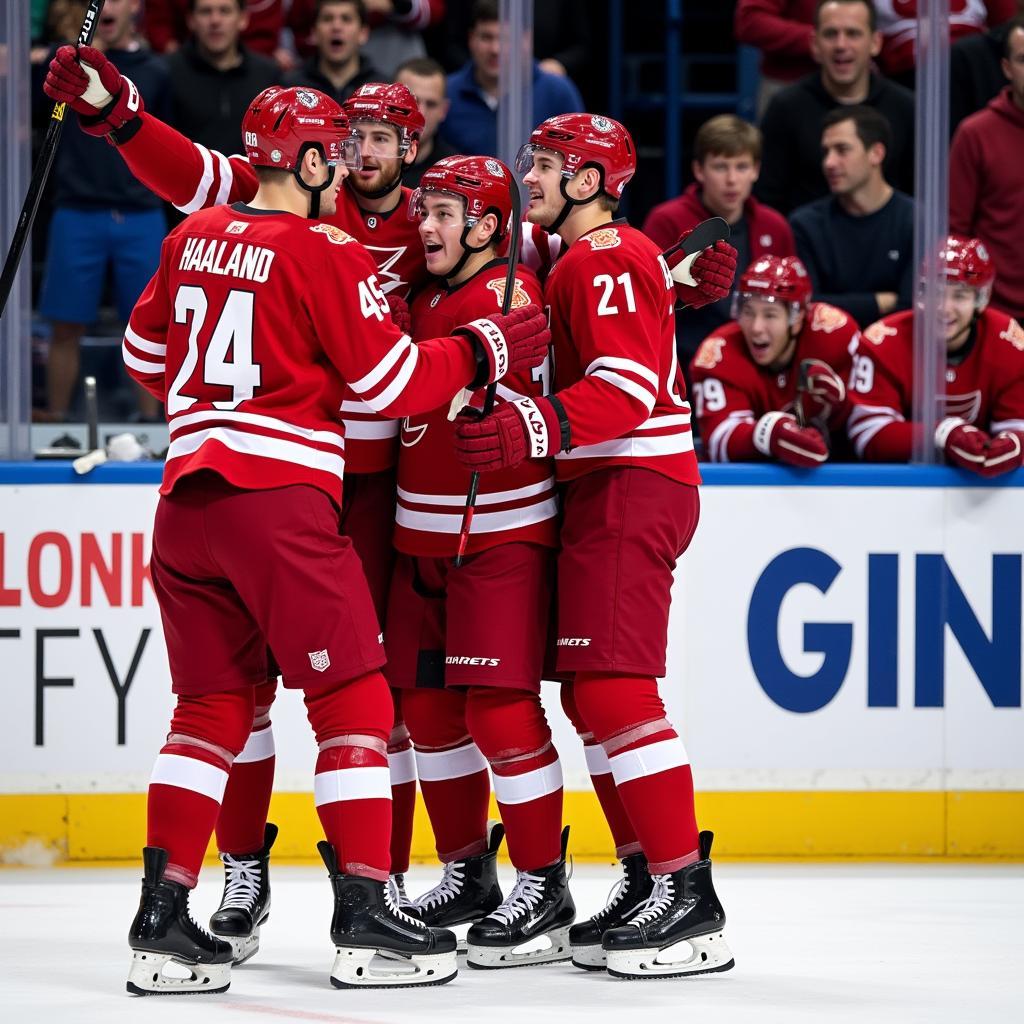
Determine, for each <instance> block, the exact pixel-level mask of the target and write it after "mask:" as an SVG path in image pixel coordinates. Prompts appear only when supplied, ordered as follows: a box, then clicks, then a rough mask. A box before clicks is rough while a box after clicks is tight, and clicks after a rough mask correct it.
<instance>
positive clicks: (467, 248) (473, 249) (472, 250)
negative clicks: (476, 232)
mask: <svg viewBox="0 0 1024 1024" xmlns="http://www.w3.org/2000/svg"><path fill="white" fill-rule="evenodd" d="M474 227H475V225H473V224H467V225H466V226H465V227H464V228H463V229H462V236H461V237H460V238H459V244H460V245H461V246H462V255H461V256H460V257H459V260H458V262H457V263H456V264H455V266H454V267H452V269H451V270H449V271H448V273H447V274H445V275H444V279H445V280H446V281H450V280H451V279H452V278H453V277H457V276H458V275H459V274H460V273H461V272H462V268H463V267H464V266H465V265H466V263H467V261H468V260H469V257H470V256H475V255H476V254H477V253H478V252H483V251H484V249H486V248H487V246H489V245H490V244H491V242H493V241H494V239H493V238H492V239H491V240H490V241H488V242H485V243H484V244H483V245H478V246H472V245H470V244H469V242H468V239H469V233H470V231H472V230H473V228H474Z"/></svg>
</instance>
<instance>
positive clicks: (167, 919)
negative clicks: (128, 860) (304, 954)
mask: <svg viewBox="0 0 1024 1024" xmlns="http://www.w3.org/2000/svg"><path fill="white" fill-rule="evenodd" d="M142 864H143V869H144V877H143V879H142V898H141V899H140V900H139V911H138V913H137V914H136V915H135V920H134V921H132V927H131V930H130V931H129V932H128V945H129V946H131V948H132V967H131V970H130V971H129V972H128V986H127V987H128V991H129V992H131V993H133V994H134V995H137V996H146V995H152V994H155V995H191V994H192V993H195V992H227V990H228V986H229V985H230V984H231V947H230V946H229V945H228V944H227V943H226V942H221V941H220V939H216V938H214V937H213V936H212V935H210V934H209V932H206V931H204V930H203V929H202V928H200V927H199V925H197V924H196V923H195V921H193V920H192V915H191V914H190V913H189V910H188V889H187V888H186V887H185V886H184V885H181V884H180V883H178V882H169V881H165V880H164V870H165V869H166V867H167V851H166V850H161V849H160V848H159V847H156V846H147V847H146V848H145V849H144V850H143V851H142ZM171 963H173V964H176V965H177V966H178V968H184V969H185V970H186V971H187V972H188V977H181V971H180V969H179V970H178V971H176V972H173V973H171V974H166V973H164V968H165V967H166V966H167V965H168V964H171Z"/></svg>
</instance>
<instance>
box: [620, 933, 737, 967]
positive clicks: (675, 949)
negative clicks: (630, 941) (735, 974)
mask: <svg viewBox="0 0 1024 1024" xmlns="http://www.w3.org/2000/svg"><path fill="white" fill-rule="evenodd" d="M607 952H608V973H609V974H610V975H611V976H612V977H613V978H684V977H689V976H691V975H697V974H718V973H720V972H722V971H729V970H732V968H733V967H735V966H736V961H735V960H734V959H733V956H732V953H731V952H730V950H729V947H728V945H726V942H725V939H724V938H723V937H722V932H712V933H711V934H710V935H696V936H693V937H692V938H689V939H683V940H681V941H680V942H676V943H673V944H672V945H671V946H666V947H665V948H664V949H658V948H656V947H654V948H651V949H618V950H615V949H610V950H608V951H607Z"/></svg>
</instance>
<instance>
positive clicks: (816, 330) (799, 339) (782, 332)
mask: <svg viewBox="0 0 1024 1024" xmlns="http://www.w3.org/2000/svg"><path fill="white" fill-rule="evenodd" d="M810 297H811V282H810V278H808V276H807V271H806V270H805V269H804V266H803V264H802V263H801V262H800V260H799V259H798V258H797V257H796V256H784V257H779V256H762V257H761V258H760V259H757V260H755V261H754V262H753V263H751V264H750V266H749V267H747V269H746V270H745V271H744V272H743V274H742V275H741V276H740V280H739V284H738V287H737V290H736V294H735V296H734V299H733V317H734V319H733V320H732V321H731V322H730V323H727V324H724V325H723V326H722V327H720V328H719V329H718V330H716V331H715V332H714V334H711V335H710V336H708V337H707V338H705V339H704V341H703V342H702V343H701V345H700V348H698V349H697V352H696V355H695V356H694V357H693V360H692V361H691V363H690V377H691V380H692V381H693V398H694V403H695V404H696V407H697V421H698V423H699V424H700V433H701V437H703V438H704V450H705V452H706V454H707V457H708V459H709V460H710V461H711V462H747V461H751V460H756V459H778V460H779V461H780V462H786V463H789V464H790V465H792V466H802V467H805V468H812V467H814V466H820V465H821V464H822V463H823V462H825V460H826V459H827V458H828V457H829V442H830V438H831V437H832V436H833V434H835V433H836V432H838V437H839V439H840V441H845V433H843V432H842V427H843V426H844V424H845V422H846V416H847V413H848V411H849V403H848V401H847V396H846V387H845V385H844V383H843V382H844V381H845V379H846V378H847V376H848V375H849V370H850V353H851V351H852V349H853V347H854V346H855V345H856V344H857V333H858V332H857V325H856V323H854V321H853V318H852V317H851V316H850V315H849V314H848V313H844V312H843V311H842V310H841V309H836V307H835V306H830V305H828V303H825V302H811V301H810Z"/></svg>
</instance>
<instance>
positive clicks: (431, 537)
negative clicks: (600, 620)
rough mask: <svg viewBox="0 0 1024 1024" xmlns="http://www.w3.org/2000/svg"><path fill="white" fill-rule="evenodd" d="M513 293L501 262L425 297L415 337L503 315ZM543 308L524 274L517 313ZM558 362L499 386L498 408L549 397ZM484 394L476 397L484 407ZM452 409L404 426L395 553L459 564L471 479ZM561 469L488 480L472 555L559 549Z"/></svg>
mask: <svg viewBox="0 0 1024 1024" xmlns="http://www.w3.org/2000/svg"><path fill="white" fill-rule="evenodd" d="M504 294H505V261H504V260H495V261H494V262H493V263H490V264H488V265H487V266H486V267H484V268H483V269H482V270H481V271H480V272H479V273H478V274H476V276H474V277H473V278H471V279H470V280H469V281H466V282H464V283H463V284H461V285H456V286H455V287H454V288H448V287H446V286H445V285H443V284H438V285H437V286H435V287H434V288H428V289H427V290H426V291H424V292H421V293H420V295H419V296H418V297H417V298H416V300H415V302H414V303H413V307H412V322H413V336H414V337H416V338H427V337H436V336H438V334H439V333H440V334H441V335H445V334H448V333H449V332H450V331H451V329H452V328H453V327H456V326H458V325H459V324H464V323H467V322H469V321H471V320H475V319H477V318H478V317H482V316H484V317H485V316H492V315H493V314H495V313H497V312H500V310H501V303H502V298H503V296H504ZM530 302H536V303H537V304H538V305H540V304H542V302H543V300H542V299H541V289H540V284H539V283H538V281H537V279H536V277H534V275H533V274H532V273H531V272H530V271H529V270H527V269H525V268H523V267H521V268H520V269H519V271H518V272H517V274H516V289H515V292H514V293H513V296H512V308H513V309H517V308H519V307H520V306H525V305H527V304H528V303H530ZM550 371H551V367H550V363H549V362H548V361H545V362H544V363H542V364H541V365H540V366H538V367H535V368H534V369H533V370H532V371H531V372H530V373H526V374H516V375H512V376H510V377H508V378H506V379H505V380H502V381H501V382H499V384H498V398H497V401H498V402H502V401H515V400H516V399H519V398H533V397H536V396H537V395H542V394H545V393H546V391H547V390H548V387H549V385H550V383H551V378H550ZM483 395H484V391H483V389H481V390H480V391H478V392H477V393H476V396H475V401H474V404H476V405H478V406H479V405H480V404H481V403H482V401H483ZM448 408H449V403H447V402H446V403H445V404H444V406H443V407H442V408H439V409H435V410H434V411H433V412H429V413H426V414H424V415H420V416H408V417H406V419H405V420H403V421H402V433H401V448H400V450H399V454H398V511H397V515H396V523H397V526H396V530H395V547H396V548H398V550H399V551H402V552H404V553H405V554H408V555H426V556H432V557H454V556H455V554H456V553H457V550H458V546H459V529H460V527H461V525H462V513H463V510H464V509H465V507H466V492H467V490H468V489H469V476H470V475H469V472H468V471H467V470H466V469H465V468H464V467H463V465H462V464H461V463H460V462H459V460H458V459H457V458H456V456H455V448H454V435H455V430H454V424H453V423H451V422H449V420H448ZM554 469H555V467H554V462H553V461H552V460H551V459H527V460H526V461H525V462H522V463H520V464H519V465H518V466H516V467H515V468H514V469H503V470H499V471H498V472H496V473H484V474H482V475H481V477H480V490H479V492H478V497H477V502H476V513H475V514H474V516H473V527H472V532H471V533H470V536H469V546H468V548H467V551H468V552H469V553H470V554H472V553H475V552H477V551H484V550H486V549H487V548H492V547H496V546H497V545H498V544H507V543H511V542H512V541H525V542H530V543H533V544H543V545H546V546H548V547H554V546H555V545H556V544H557V543H558V527H557V520H556V516H557V514H558V502H557V499H556V497H555V478H554Z"/></svg>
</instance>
